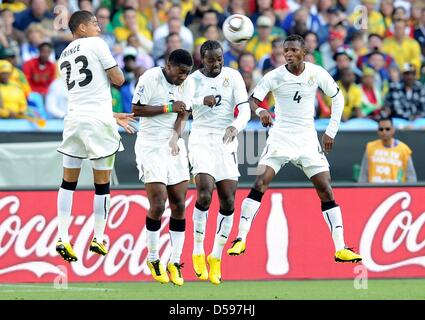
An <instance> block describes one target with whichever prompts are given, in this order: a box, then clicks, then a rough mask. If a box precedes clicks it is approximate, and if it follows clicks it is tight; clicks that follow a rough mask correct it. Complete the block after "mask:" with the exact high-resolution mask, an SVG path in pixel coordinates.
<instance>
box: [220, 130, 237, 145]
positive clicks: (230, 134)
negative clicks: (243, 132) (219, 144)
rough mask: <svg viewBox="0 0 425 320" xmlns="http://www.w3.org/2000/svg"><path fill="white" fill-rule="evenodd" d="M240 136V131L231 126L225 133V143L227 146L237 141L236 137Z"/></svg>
mask: <svg viewBox="0 0 425 320" xmlns="http://www.w3.org/2000/svg"><path fill="white" fill-rule="evenodd" d="M237 135H238V130H237V129H236V128H235V127H233V126H229V127H227V128H226V132H225V133H224V136H223V143H224V144H227V143H230V142H232V141H233V140H235V137H236V136H237Z"/></svg>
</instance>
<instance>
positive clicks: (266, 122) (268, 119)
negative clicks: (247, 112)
mask: <svg viewBox="0 0 425 320" xmlns="http://www.w3.org/2000/svg"><path fill="white" fill-rule="evenodd" d="M249 101H250V102H252V103H250V105H251V108H252V111H254V112H255V114H256V115H257V116H258V117H259V118H260V121H261V124H262V125H263V127H271V126H272V125H273V118H272V116H271V114H270V113H269V112H268V111H267V110H266V109H264V108H261V107H259V106H258V104H260V103H261V101H260V100H258V99H257V98H254V97H253V96H251V97H249Z"/></svg>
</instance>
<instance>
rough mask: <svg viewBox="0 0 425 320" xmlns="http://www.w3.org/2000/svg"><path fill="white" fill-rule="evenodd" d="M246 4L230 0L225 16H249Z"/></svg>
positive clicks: (242, 1)
mask: <svg viewBox="0 0 425 320" xmlns="http://www.w3.org/2000/svg"><path fill="white" fill-rule="evenodd" d="M244 2H245V1H244V0H229V1H228V2H227V7H226V8H225V12H224V15H225V16H226V17H228V16H231V15H232V14H243V15H247V14H246V12H245V5H244ZM251 19H252V17H251Z"/></svg>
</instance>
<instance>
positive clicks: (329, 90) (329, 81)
mask: <svg viewBox="0 0 425 320" xmlns="http://www.w3.org/2000/svg"><path fill="white" fill-rule="evenodd" d="M317 83H318V85H319V88H320V89H322V91H323V92H324V93H325V94H326V95H327V96H328V97H330V98H333V97H335V96H336V95H337V94H338V92H339V87H338V85H337V84H336V82H335V80H334V79H333V78H332V76H331V75H330V74H329V72H327V71H326V70H325V69H323V68H322V67H319V74H318V77H317Z"/></svg>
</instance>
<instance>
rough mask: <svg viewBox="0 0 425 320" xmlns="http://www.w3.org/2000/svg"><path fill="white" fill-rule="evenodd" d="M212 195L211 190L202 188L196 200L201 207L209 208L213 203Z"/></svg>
mask: <svg viewBox="0 0 425 320" xmlns="http://www.w3.org/2000/svg"><path fill="white" fill-rule="evenodd" d="M211 199H212V195H211V192H210V190H208V189H202V190H200V191H199V193H198V199H196V202H198V203H199V204H200V205H201V207H204V208H209V207H210V204H211Z"/></svg>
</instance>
